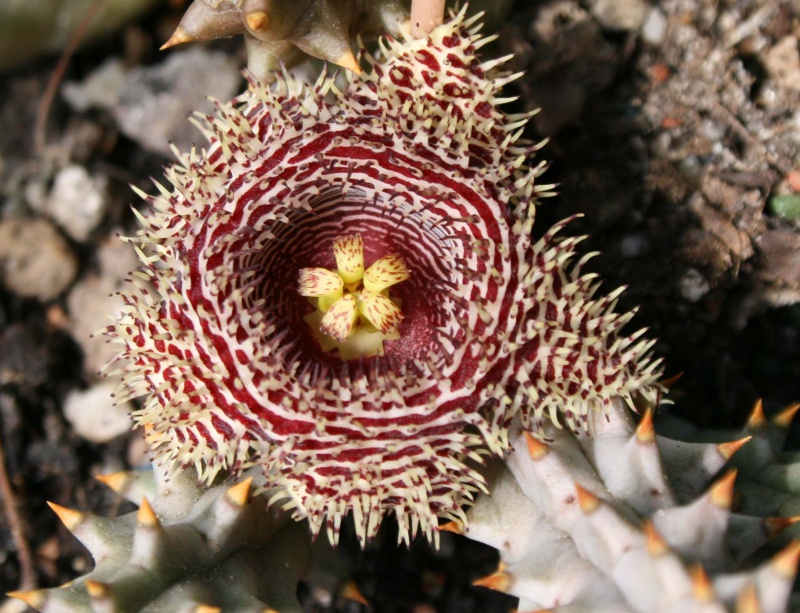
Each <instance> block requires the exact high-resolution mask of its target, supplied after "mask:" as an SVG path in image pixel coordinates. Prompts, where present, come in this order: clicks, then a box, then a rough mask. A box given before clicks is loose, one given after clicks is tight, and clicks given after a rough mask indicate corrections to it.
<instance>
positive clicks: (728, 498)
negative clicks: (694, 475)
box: [710, 468, 738, 510]
mask: <svg viewBox="0 0 800 613" xmlns="http://www.w3.org/2000/svg"><path fill="white" fill-rule="evenodd" d="M737 472H738V471H737V470H736V469H735V468H732V469H730V470H729V471H728V472H726V473H725V474H724V475H723V476H722V477H720V478H719V479H718V480H717V481H716V482H714V483H713V484H712V486H711V490H710V493H711V501H712V502H713V503H714V504H715V505H717V506H718V507H721V508H723V509H728V510H729V509H730V508H731V507H732V506H733V493H734V491H733V485H734V482H735V481H736V474H737Z"/></svg>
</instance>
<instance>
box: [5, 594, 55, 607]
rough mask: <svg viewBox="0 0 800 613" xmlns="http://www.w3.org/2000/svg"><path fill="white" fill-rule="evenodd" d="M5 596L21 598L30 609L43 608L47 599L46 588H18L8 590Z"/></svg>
mask: <svg viewBox="0 0 800 613" xmlns="http://www.w3.org/2000/svg"><path fill="white" fill-rule="evenodd" d="M6 596H8V597H9V598H16V599H17V600H21V601H22V602H24V603H25V604H26V605H28V606H29V607H30V608H31V609H36V610H37V611H41V610H43V609H44V607H45V605H46V604H47V600H48V598H47V590H27V591H26V590H19V591H16V592H8V593H7V594H6Z"/></svg>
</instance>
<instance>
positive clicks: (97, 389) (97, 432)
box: [64, 382, 133, 443]
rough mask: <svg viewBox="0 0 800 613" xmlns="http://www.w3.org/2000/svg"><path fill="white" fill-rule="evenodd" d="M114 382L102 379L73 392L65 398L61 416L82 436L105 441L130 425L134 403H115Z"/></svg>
mask: <svg viewBox="0 0 800 613" xmlns="http://www.w3.org/2000/svg"><path fill="white" fill-rule="evenodd" d="M115 389H116V383H112V382H104V383H100V384H98V385H95V386H94V387H90V388H89V389H88V390H82V391H78V390H75V391H72V392H70V393H69V395H68V396H67V398H66V400H65V401H64V417H66V419H67V421H69V423H70V424H72V427H73V428H74V429H75V432H77V433H78V434H79V435H80V436H81V437H83V438H85V439H86V440H87V441H91V442H93V443H107V442H108V441H110V440H111V439H113V438H115V437H117V436H119V435H120V434H124V433H125V432H127V431H128V430H130V428H131V419H130V416H129V415H130V412H131V411H132V410H133V404H132V403H130V402H126V403H124V404H122V405H120V406H114V399H113V398H112V394H113V393H114V390H115Z"/></svg>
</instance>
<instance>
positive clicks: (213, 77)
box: [113, 47, 242, 156]
mask: <svg viewBox="0 0 800 613" xmlns="http://www.w3.org/2000/svg"><path fill="white" fill-rule="evenodd" d="M241 78H242V77H241V74H240V72H239V66H238V64H237V63H236V61H235V60H233V59H231V58H230V57H228V56H227V55H225V54H224V53H220V52H212V51H207V50H205V49H201V48H199V47H195V48H192V49H190V50H188V51H179V52H175V53H172V54H171V55H170V57H169V59H168V60H167V61H166V62H164V63H163V64H159V65H157V66H148V67H146V68H134V69H132V70H131V71H130V72H129V73H128V77H127V79H126V81H125V85H124V87H123V88H122V91H121V92H120V99H119V103H118V104H117V106H115V107H114V108H113V114H114V117H115V118H116V120H117V123H118V124H119V126H120V129H121V130H122V131H123V132H124V133H125V134H127V135H128V136H130V137H131V138H133V139H134V140H136V141H137V142H138V143H140V144H141V145H142V146H143V147H145V148H146V149H149V150H150V151H154V152H156V153H164V154H167V155H169V156H171V155H172V154H171V152H170V148H169V143H170V142H172V143H175V145H177V147H178V148H179V149H184V150H185V149H189V148H190V147H191V146H192V144H194V143H199V142H201V141H202V140H203V137H202V135H201V134H200V133H199V132H198V131H197V128H195V127H194V126H193V125H192V124H191V123H190V122H189V121H187V117H189V116H191V114H192V113H193V112H194V111H200V112H204V113H208V112H210V111H211V110H212V104H211V103H210V102H209V101H208V100H207V98H208V97H209V96H210V97H212V98H216V99H218V100H223V101H225V100H229V99H231V98H232V97H233V96H234V95H235V94H236V93H237V91H238V90H239V84H240V82H241Z"/></svg>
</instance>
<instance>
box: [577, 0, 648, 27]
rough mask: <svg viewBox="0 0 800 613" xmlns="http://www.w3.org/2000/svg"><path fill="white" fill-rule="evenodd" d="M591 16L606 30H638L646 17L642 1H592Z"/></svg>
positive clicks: (644, 3)
mask: <svg viewBox="0 0 800 613" xmlns="http://www.w3.org/2000/svg"><path fill="white" fill-rule="evenodd" d="M590 10H591V12H592V15H593V16H594V18H595V19H597V21H598V22H600V25H601V26H603V27H604V28H606V29H607V30H638V29H639V28H641V27H642V24H643V23H644V20H645V17H646V16H647V3H646V2H644V0H594V1H593V2H591V3H590Z"/></svg>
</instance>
